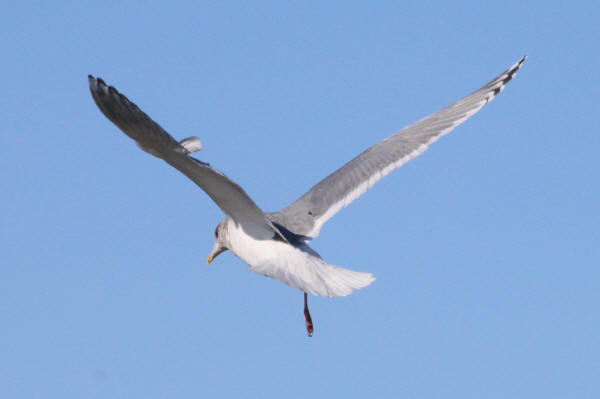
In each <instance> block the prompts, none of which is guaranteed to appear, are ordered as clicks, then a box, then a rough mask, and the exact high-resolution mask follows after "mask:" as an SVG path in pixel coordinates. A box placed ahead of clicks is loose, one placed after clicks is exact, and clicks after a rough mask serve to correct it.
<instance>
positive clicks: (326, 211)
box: [269, 56, 527, 240]
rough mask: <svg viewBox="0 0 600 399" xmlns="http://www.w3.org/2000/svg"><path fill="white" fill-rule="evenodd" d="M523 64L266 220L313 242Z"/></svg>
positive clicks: (397, 136) (383, 144)
mask: <svg viewBox="0 0 600 399" xmlns="http://www.w3.org/2000/svg"><path fill="white" fill-rule="evenodd" d="M526 58H527V56H524V57H523V58H521V59H520V60H519V61H517V62H516V63H515V64H514V65H512V66H511V67H510V68H508V69H507V70H506V71H504V72H503V73H501V74H500V75H499V76H497V77H496V78H494V79H492V80H491V81H490V82H489V83H487V84H486V85H484V86H483V87H481V88H480V89H478V90H476V91H474V92H473V93H471V94H470V95H468V96H466V97H464V98H463V99H461V100H459V101H457V102H455V103H454V104H452V105H450V106H448V107H446V108H444V109H442V110H440V111H438V112H435V113H434V114H431V115H429V116H427V117H426V118H424V119H421V120H419V121H417V122H415V123H413V124H412V125H409V126H407V127H405V128H404V129H402V130H400V131H398V132H397V133H395V134H393V135H392V136H390V137H388V138H386V139H385V140H383V141H381V142H379V143H378V144H375V145H374V146H372V147H370V148H368V149H367V150H366V151H364V152H363V153H361V154H360V155H358V156H357V157H356V158H354V159H352V160H351V161H350V162H348V163H347V164H345V165H344V166H342V167H341V168H340V169H338V170H336V171H335V172H333V173H332V174H331V175H329V176H328V177H326V178H325V179H323V180H321V181H320V182H319V183H317V184H316V185H315V186H313V187H312V188H311V189H310V190H309V191H308V192H307V193H306V194H304V195H303V196H301V197H300V198H299V199H298V200H296V201H295V202H294V203H293V204H291V205H289V206H288V207H286V208H284V209H282V210H281V211H279V212H274V213H271V214H269V216H270V217H271V219H272V220H274V221H276V222H277V223H279V224H281V225H283V226H285V227H286V228H287V229H288V230H290V231H291V232H293V233H295V234H298V235H301V236H305V237H306V238H307V240H308V239H311V238H314V237H316V236H317V235H318V234H319V231H320V230H321V226H322V225H323V224H324V223H325V222H326V221H327V220H329V219H330V218H331V217H332V216H333V215H335V214H336V213H337V212H339V211H340V210H341V209H342V208H344V207H346V206H347V205H349V204H350V203H351V202H353V201H354V200H355V199H356V198H358V197H359V196H360V195H361V194H363V193H364V192H365V191H367V190H368V189H369V188H370V187H371V186H373V184H375V183H376V182H377V181H379V180H380V179H381V178H383V177H385V176H386V175H388V174H389V173H390V172H391V171H393V170H394V169H396V168H399V167H400V166H402V165H404V164H405V163H406V162H408V161H410V160H411V159H413V158H415V157H417V156H419V155H420V154H422V153H423V152H424V151H425V150H427V148H428V146H429V145H430V144H432V143H433V142H435V141H436V140H437V139H439V138H440V137H441V136H443V135H444V134H447V133H449V132H451V131H452V130H453V129H454V128H455V127H456V126H458V125H460V124H461V123H463V122H464V121H465V120H467V118H469V117H470V116H472V115H473V114H475V113H476V112H477V111H479V110H480V109H481V108H482V107H483V106H484V105H485V104H487V103H489V102H490V101H491V100H492V99H493V98H494V97H495V96H496V95H497V94H498V93H500V91H502V89H504V86H505V85H506V84H507V83H508V82H509V81H510V80H511V79H512V78H513V77H514V76H515V74H516V72H517V70H518V69H519V68H520V67H521V65H522V64H523V62H524V61H525V59H526Z"/></svg>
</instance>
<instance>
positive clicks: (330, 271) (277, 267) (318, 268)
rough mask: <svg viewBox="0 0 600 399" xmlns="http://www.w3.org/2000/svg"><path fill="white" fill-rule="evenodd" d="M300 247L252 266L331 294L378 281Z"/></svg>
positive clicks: (296, 285) (256, 270)
mask: <svg viewBox="0 0 600 399" xmlns="http://www.w3.org/2000/svg"><path fill="white" fill-rule="evenodd" d="M296 251H297V253H296V254H295V255H296V256H294V257H291V258H287V259H283V258H279V259H274V260H273V261H265V262H262V263H260V264H258V265H255V266H251V267H250V268H249V269H248V270H250V271H251V272H254V273H258V274H262V275H264V276H267V277H271V278H274V279H276V280H279V281H281V282H283V283H285V284H287V285H289V286H291V287H294V288H297V289H299V290H300V291H303V292H306V293H308V294H312V295H319V296H328V297H338V296H346V295H350V294H351V293H352V292H353V291H356V290H359V289H361V288H364V287H366V286H367V285H369V284H371V283H372V282H373V281H375V278H374V277H373V275H372V274H371V273H361V272H356V271H353V270H349V269H344V268H341V267H338V266H333V265H330V264H328V263H326V262H325V261H323V259H321V258H318V257H316V256H313V255H310V254H308V253H306V252H304V251H300V250H296ZM299 255H300V256H299Z"/></svg>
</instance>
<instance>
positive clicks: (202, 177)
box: [88, 75, 286, 241]
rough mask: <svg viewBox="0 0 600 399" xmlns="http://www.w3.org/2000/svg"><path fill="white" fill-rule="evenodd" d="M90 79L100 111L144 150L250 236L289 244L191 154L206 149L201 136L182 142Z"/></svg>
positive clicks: (245, 198)
mask: <svg viewBox="0 0 600 399" xmlns="http://www.w3.org/2000/svg"><path fill="white" fill-rule="evenodd" d="M88 80H89V85H90V91H91V93H92V97H93V98H94V101H95V102H96V105H98V108H100V111H102V113H103V114H104V115H105V116H106V117H107V118H108V119H110V120H111V121H112V122H113V123H114V124H115V125H117V127H119V129H121V130H122V131H123V132H124V133H125V134H126V135H128V136H129V137H131V138H132V139H133V140H134V141H135V142H136V144H137V145H138V146H139V147H140V148H141V149H142V150H144V151H146V152H148V153H150V154H152V155H154V156H156V157H158V158H161V159H163V160H164V161H165V162H167V163H168V164H170V165H171V166H173V167H175V168H176V169H178V170H179V171H180V172H181V173H183V174H184V175H186V176H187V177H189V178H190V179H191V180H192V181H193V182H194V183H196V184H197V185H198V186H199V187H200V188H201V189H202V190H204V191H205V192H206V194H208V196H209V197H210V198H211V199H212V200H213V201H214V202H215V203H216V204H217V205H218V206H219V208H221V209H222V210H223V212H225V213H226V214H227V215H229V216H230V217H231V218H232V219H233V220H234V221H235V222H236V223H238V224H240V225H241V227H242V228H243V229H244V231H246V232H247V233H248V234H249V235H251V236H253V237H255V238H257V239H269V238H272V237H273V235H274V234H277V235H279V236H280V237H281V238H282V240H283V241H286V240H285V237H283V235H281V233H280V232H279V231H278V230H277V228H276V227H275V226H273V224H272V223H271V221H270V220H269V219H268V218H267V216H266V215H265V214H264V213H263V212H262V210H261V209H260V208H259V207H258V206H257V205H256V204H255V203H254V201H252V199H251V198H250V197H249V196H248V194H246V192H245V191H244V190H243V189H242V188H241V187H240V186H239V185H238V184H236V183H235V182H234V181H232V180H231V179H229V178H228V177H227V176H225V175H224V174H223V173H221V172H219V171H218V170H216V169H214V168H212V167H211V166H210V165H209V164H207V163H204V162H201V161H198V160H197V159H194V158H192V157H190V156H189V155H188V154H189V153H192V152H196V151H199V150H200V149H201V148H202V144H201V143H200V140H199V139H198V138H197V137H190V138H187V139H184V140H182V141H181V143H180V142H178V141H177V140H175V139H174V138H173V137H172V136H171V135H170V134H169V133H167V132H166V131H165V130H164V129H163V128H162V127H161V126H160V125H159V124H158V123H156V122H154V121H153V120H152V119H151V118H150V117H149V116H148V115H146V114H145V113H144V112H143V111H142V110H141V109H140V108H138V106H137V105H135V104H134V103H132V102H131V101H129V100H128V99H127V97H125V96H124V95H123V94H121V93H119V92H118V91H117V90H116V89H115V88H114V87H112V86H108V85H106V83H104V81H103V80H102V79H100V78H98V79H96V78H94V77H93V76H91V75H90V76H88Z"/></svg>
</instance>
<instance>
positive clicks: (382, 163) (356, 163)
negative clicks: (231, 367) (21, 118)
mask: <svg viewBox="0 0 600 399" xmlns="http://www.w3.org/2000/svg"><path fill="white" fill-rule="evenodd" d="M526 58H527V56H524V57H522V58H521V59H520V60H519V61H517V62H516V63H515V64H513V65H512V66H511V67H510V68H508V69H507V70H506V71H504V72H503V73H501V74H500V75H499V76H497V77H496V78H494V79H493V80H491V81H490V82H489V83H487V84H486V85H484V86H482V87H481V88H480V89H478V90H476V91H474V92H473V93H471V94H469V95H468V96H466V97H464V98H462V99H461V100H459V101H457V102H455V103H454V104H452V105H450V106H448V107H446V108H444V109H442V110H440V111H437V112H435V113H433V114H431V115H429V116H427V117H425V118H423V119H421V120H419V121H417V122H415V123H413V124H411V125H409V126H407V127H405V128H403V129H402V130H400V131H398V132H397V133H395V134H393V135H391V136H390V137H388V138H386V139H384V140H383V141H380V142H379V143H377V144H375V145H373V146H372V147H370V148H368V149H366V150H365V151H363V152H362V153H361V154H359V155H358V156H357V157H355V158H354V159H352V160H351V161H350V162H348V163H346V164H345V165H344V166H342V167H341V168H339V169H338V170H336V171H335V172H333V173H332V174H330V175H329V176H327V177H326V178H325V179H323V180H321V181H320V182H319V183H317V184H316V185H315V186H313V187H312V188H311V189H310V190H308V191H307V192H306V193H305V194H304V195H302V196H301V197H300V198H298V199H297V200H296V201H295V202H294V203H292V204H291V205H289V206H288V207H286V208H283V209H282V210H280V211H279V212H263V211H262V210H261V209H260V207H259V206H258V205H257V204H256V203H255V202H254V201H253V200H252V199H251V198H250V197H249V196H248V194H247V193H246V192H245V191H244V189H242V187H240V186H239V185H238V184H237V183H235V182H234V181H233V180H231V179H230V178H228V177H227V176H225V175H224V174H223V173H221V172H220V171H218V170H217V169H215V168H213V167H212V166H210V165H209V164H208V163H205V162H202V161H200V160H198V159H196V158H193V157H192V156H190V154H193V153H196V152H198V151H200V150H201V149H202V143H201V141H200V140H199V139H198V137H195V136H194V137H189V138H186V139H183V140H181V141H177V140H176V139H174V138H173V137H172V136H171V135H170V134H169V133H167V131H165V130H164V129H163V128H162V127H161V126H160V125H159V124H158V123H156V122H154V121H153V120H152V119H151V118H150V117H149V116H148V115H146V113H144V112H143V111H142V110H141V109H140V108H138V106H137V105H135V104H134V103H133V102H131V101H129V100H128V99H127V97H125V96H124V95H123V94H121V93H119V92H118V91H117V89H115V88H114V87H113V86H108V85H107V84H106V83H105V82H104V81H103V80H102V79H101V78H95V77H93V76H91V75H88V81H89V86H90V91H91V93H92V97H93V98H94V101H95V102H96V105H97V106H98V108H100V111H102V113H103V114H104V115H105V116H106V117H107V118H108V119H110V120H111V121H112V122H113V123H114V124H115V125H116V126H117V127H118V128H119V129H121V130H122V131H123V132H124V133H125V134H126V135H127V136H129V137H130V138H132V139H133V140H134V141H135V142H136V144H137V145H138V146H139V147H140V148H141V149H142V150H144V151H146V152H148V153H150V154H152V155H154V156H155V157H158V158H160V159H162V160H163V161H165V162H166V163H168V164H169V165H171V166H173V167H174V168H176V169H177V170H179V171H180V172H181V173H183V174H184V175H186V176H187V177H188V178H189V179H191V180H192V181H193V182H194V183H196V184H197V185H198V186H199V187H200V188H201V189H202V190H204V192H206V194H207V195H208V196H209V197H210V198H211V199H212V200H213V201H214V202H215V204H217V206H218V207H219V208H221V210H222V211H223V212H224V213H225V215H226V217H225V218H224V219H223V220H222V221H221V222H220V223H219V224H218V225H217V227H216V229H215V244H214V247H213V249H212V251H211V252H210V254H209V255H208V259H207V264H209V263H211V262H212V261H213V260H214V259H215V258H216V257H217V256H218V255H219V254H221V253H222V252H224V251H227V250H229V251H231V252H233V253H234V254H235V255H236V256H237V257H238V258H240V259H241V260H243V261H244V262H245V263H247V264H248V265H249V268H248V270H250V271H252V272H255V273H258V274H262V275H264V276H267V277H271V278H273V279H276V280H279V281H281V282H283V283H285V284H287V285H289V286H291V287H293V288H296V289H298V290H300V291H301V292H303V293H304V318H305V325H306V331H307V334H308V336H309V337H310V336H312V334H313V331H314V326H313V322H312V318H311V315H310V311H309V309H308V300H307V294H312V295H318V296H327V297H340V296H346V295H349V294H350V293H352V292H353V291H356V290H358V289H361V288H364V287H366V286H368V285H369V284H371V283H372V282H373V281H374V280H375V278H374V277H373V276H372V274H370V273H362V272H357V271H353V270H349V269H345V268H341V267H338V266H334V265H330V264H328V263H327V262H325V261H324V260H323V259H322V258H321V256H319V254H318V253H317V252H316V251H315V250H314V249H312V248H311V247H310V246H309V245H308V244H309V242H310V241H311V240H312V239H313V238H315V237H317V236H318V235H319V232H320V230H321V227H322V226H323V224H324V223H325V222H326V221H328V220H329V219H330V218H331V217H332V216H333V215H335V214H336V213H337V212H339V211H340V210H341V209H342V208H344V207H346V206H347V205H349V204H350V203H351V202H353V201H354V200H355V199H356V198H358V197H359V196H360V195H361V194H363V193H364V192H365V191H366V190H367V189H369V188H370V187H371V186H373V185H374V184H375V183H376V182H377V181H379V180H380V179H381V178H383V177H384V176H387V175H388V174H389V173H390V172H391V171H393V170H394V169H396V168H399V167H400V166H402V165H404V164H405V163H406V162H408V161H410V160H411V159H413V158H415V157H417V156H419V155H421V154H422V153H423V152H424V151H425V150H426V149H427V148H428V147H429V145H430V144H432V143H433V142H435V141H436V140H437V139H439V138H440V137H441V136H443V135H444V134H446V133H449V132H451V131H452V130H453V129H454V128H455V127H456V126H458V125H460V124H461V123H463V122H464V121H465V120H467V119H468V118H469V117H471V116H472V115H474V114H475V113H476V112H477V111H479V110H480V109H481V108H482V107H483V106H484V105H485V104H487V103H489V102H490V101H491V100H492V99H493V98H494V97H495V96H496V95H497V94H498V93H500V91H502V89H504V86H505V85H506V84H507V83H508V82H509V81H510V80H511V79H512V78H513V77H514V76H515V74H516V72H517V70H518V69H519V68H521V65H522V64H523V62H525V59H526Z"/></svg>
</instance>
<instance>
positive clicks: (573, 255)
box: [0, 1, 600, 399]
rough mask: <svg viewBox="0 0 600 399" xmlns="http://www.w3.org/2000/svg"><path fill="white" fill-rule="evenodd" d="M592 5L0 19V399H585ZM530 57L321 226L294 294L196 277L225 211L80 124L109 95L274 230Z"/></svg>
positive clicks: (594, 67)
mask: <svg viewBox="0 0 600 399" xmlns="http://www.w3.org/2000/svg"><path fill="white" fill-rule="evenodd" d="M599 11H600V6H599V5H598V2H592V1H589V2H566V1H565V2H546V3H543V4H542V3H540V2H528V1H518V2H512V1H509V2H501V3H497V2H496V3H493V2H470V1H467V2H464V1H454V2H427V1H419V2H375V3H374V2H348V1H340V2H326V3H323V2H318V3H317V2H293V3H292V2H285V4H284V2H236V3H234V2H177V1H171V2H166V3H164V4H162V5H157V4H151V3H141V2H140V3H131V2H122V1H104V2H83V1H73V2H46V1H43V2H42V1H38V2H36V1H33V2H25V1H24V2H9V3H6V4H3V6H2V13H3V18H2V20H3V22H2V24H1V25H0V37H1V39H0V50H1V61H0V71H1V72H2V81H1V83H0V93H1V95H0V106H1V109H2V111H1V114H0V115H1V118H2V134H1V136H0V141H1V145H2V148H3V151H2V157H0V169H1V171H2V172H1V176H2V178H1V179H0V189H1V196H0V242H1V244H0V249H1V252H0V262H1V272H2V273H1V277H0V396H2V397H3V398H167V397H170V398H174V397H177V398H200V397H205V398H208V397H224V398H240V397H277V398H299V397H305V398H306V397H311V398H320V397H345V398H362V397H377V398H398V397H407V398H441V397H450V398H482V397H485V398H545V399H546V398H597V397H599V395H600V345H599V336H600V312H599V304H600V290H599V285H600V268H599V267H600V256H599V254H600V250H599V248H598V247H599V244H600V242H599V235H598V226H599V223H600V217H599V205H600V201H599V197H600V188H599V185H598V181H599V178H600V176H599V171H600V168H599V161H598V148H599V147H600V132H599V131H598V126H599V125H598V113H599V111H600V109H599V108H598V98H600V84H599V81H598V71H599V70H600V51H599V50H600V45H599V43H600V29H599V26H600V25H599V23H598V21H599V20H600V12H599ZM523 54H528V55H529V58H528V60H527V62H526V63H525V65H524V67H523V68H522V69H521V71H519V73H518V74H517V76H516V78H515V79H514V80H513V81H512V82H511V83H510V84H509V85H508V86H507V88H506V90H505V91H504V92H502V93H501V94H500V95H499V96H498V97H497V98H496V99H495V100H494V101H493V102H492V103H491V104H490V105H488V106H486V107H485V108H484V109H483V110H482V111H481V112H480V113H478V114H477V115H475V116H474V117H473V118H472V119H470V120H469V121H467V122H466V123H465V124H464V125H462V126H460V127H459V128H458V129H456V130H455V131H454V132H452V133H451V134H450V135H448V136H446V137H444V138H442V139H441V140H440V141H438V142H437V143H435V144H434V145H433V146H432V147H431V148H430V149H429V151H427V152H426V153H425V154H423V155H422V156H421V157H419V158H417V159H416V160H414V161H412V162H410V163H409V164H407V165H406V166H404V167H402V168H401V169H399V170H397V171H395V172H394V173H392V174H391V175H390V176H388V177H386V178H385V179H384V180H383V181H381V182H379V183H378V184H377V185H376V186H375V187H374V188H373V189H371V190H370V191H368V192H367V193H366V194H365V195H364V196H362V197H361V198H360V199H359V200H358V201H356V202H355V203H353V204H352V205H351V206H350V207H349V208H346V209H345V210H343V211H342V212H340V213H339V214H338V215H337V216H336V217H334V218H333V219H331V220H330V221H329V223H328V224H326V225H325V227H324V228H323V230H322V231H321V236H319V237H318V239H316V240H314V241H313V246H314V248H315V249H316V250H317V251H319V252H320V254H321V255H322V256H323V257H324V258H325V259H326V260H327V261H328V262H330V263H332V264H336V265H340V266H344V267H348V268H351V269H355V270H360V271H368V272H372V273H373V274H374V275H375V276H376V277H377V280H376V281H375V283H374V284H372V285H371V286H369V287H368V288H365V289H364V290H361V291H359V292H357V293H354V294H353V295H351V296H349V297H346V298H338V299H329V298H316V297H312V298H311V310H312V314H313V318H314V321H315V335H314V337H312V338H308V337H306V332H305V329H304V319H303V316H302V294H301V293H300V292H299V291H296V290H294V289H292V288H290V287H288V286H286V285H283V284H281V283H279V282H277V281H275V280H271V279H267V278H264V277H262V276H259V275H255V274H253V273H249V272H247V271H245V270H244V269H245V265H244V264H243V263H242V261H240V260H239V259H237V258H236V257H235V256H233V255H232V254H231V253H226V254H223V255H221V256H220V257H219V258H217V259H216V261H215V262H214V263H213V264H212V265H211V266H210V267H206V266H205V259H206V256H207V254H208V252H209V251H210V249H211V248H212V245H213V242H214V236H213V231H214V228H215V226H216V225H217V223H218V222H219V221H220V220H221V218H222V217H223V215H222V213H221V211H220V210H219V209H218V208H217V207H216V206H215V205H214V204H213V203H212V202H211V201H210V199H209V198H208V197H207V196H206V195H205V194H204V193H203V192H202V191H201V190H200V189H198V188H197V187H196V186H195V185H194V184H193V183H191V182H190V181H188V180H187V179H186V178H185V177H184V176H183V175H180V174H179V173H178V172H177V171H176V170H174V169H172V168H170V167H169V166H168V165H166V164H165V163H163V162H161V161H159V160H157V159H155V158H153V157H151V156H149V155H148V154H146V153H143V152H142V151H140V150H139V149H138V148H137V147H136V146H135V145H134V143H133V142H132V141H131V140H130V139H129V138H127V137H126V136H125V135H124V134H122V133H121V132H120V131H119V130H117V128H116V127H114V126H113V125H112V124H111V123H110V122H109V121H108V120H107V119H106V118H105V117H104V116H103V115H102V114H101V113H100V112H99V110H98V109H97V108H96V106H95V104H94V103H93V100H92V98H91V96H90V94H89V90H88V87H87V74H88V73H91V74H93V75H96V76H101V77H103V78H104V79H105V80H106V81H107V82H108V83H110V84H112V85H115V86H116V87H117V88H118V89H119V90H121V91H122V92H123V93H125V94H126V95H127V96H128V97H129V98H130V99H132V100H133V101H134V102H136V103H137V104H138V105H139V106H140V107H141V108H142V109H143V110H145V111H146V112H147V113H148V114H149V115H151V116H152V117H153V118H154V119H155V120H156V121H158V122H159V123H160V124H162V126H163V127H165V129H167V130H168V131H169V132H170V133H172V134H173V135H174V136H175V137H176V138H179V139H181V138H184V137H187V136H191V135H198V136H199V137H200V138H201V139H202V141H203V143H204V146H205V149H204V150H203V151H202V152H200V153H199V154H198V157H199V158H200V159H201V160H203V161H206V162H210V163H211V164H212V165H213V166H215V167H217V168H218V169H220V170H222V171H223V172H224V173H226V174H227V175H228V176H230V177H231V178H233V179H234V180H236V181H237V182H238V183H239V184H240V185H242V186H243V187H244V188H245V189H246V191H247V192H248V193H249V194H250V195H251V196H252V198H253V199H254V200H255V201H256V202H257V203H258V204H259V205H260V206H261V207H262V208H263V209H264V210H278V209H280V208H282V207H283V206H285V205H287V204H289V203H291V202H292V201H293V200H295V199H296V198H297V197H298V196H300V195H301V194H303V193H304V192H305V191H306V190H307V189H309V188H310V187H311V186H312V185H313V184H314V183H316V182H317V181H318V180H320V179H321V178H323V177H325V176H326V175H327V174H329V173H330V172H332V171H333V170H334V169H336V168H338V167H339V166H341V165H342V164H343V163H345V162H346V161H348V160H350V159H351V158H352V157H354V156H355V155H357V154H358V153H359V152H361V151H362V150H364V149H365V148H367V147H368V146H370V145H372V144H374V143H376V142H377V141H379V140H381V139H383V138H385V137H387V136H388V135H390V134H392V133H394V132H395V131H396V130H398V129H400V128H402V127H404V126H406V125H407V124H409V123H411V122H413V121H415V120H417V119H420V118H422V117H424V116H426V115H428V114H429V113H431V112H433V111H436V110H438V109H440V108H441V107H443V106H446V105H448V104H449V103H451V102H453V101H455V100H457V99H459V98H460V97H462V96H464V95H466V94H468V93H470V92H471V91H473V90H474V89H477V88H478V87H480V86H481V85H483V84H484V83H486V82H487V81H488V80H490V79H491V78H493V77H495V76H496V75H497V74H499V73H500V72H502V71H503V70H504V69H506V68H507V67H508V66H510V65H511V64H513V63H514V62H515V61H517V60H518V59H519V58H520V57H521V56H522V55H523Z"/></svg>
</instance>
